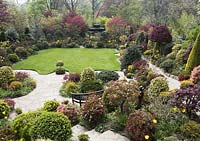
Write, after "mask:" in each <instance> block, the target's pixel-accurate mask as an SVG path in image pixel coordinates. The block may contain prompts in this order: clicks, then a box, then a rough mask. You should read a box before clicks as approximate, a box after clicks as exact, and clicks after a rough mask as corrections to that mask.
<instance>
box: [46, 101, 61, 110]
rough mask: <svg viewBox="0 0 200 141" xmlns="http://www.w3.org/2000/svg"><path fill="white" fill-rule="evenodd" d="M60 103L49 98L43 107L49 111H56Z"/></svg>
mask: <svg viewBox="0 0 200 141" xmlns="http://www.w3.org/2000/svg"><path fill="white" fill-rule="evenodd" d="M59 105H60V104H59V102H58V101H56V100H48V101H46V102H45V103H44V107H43V109H44V110H45V111H47V112H55V111H56V110H57V108H58V106H59Z"/></svg>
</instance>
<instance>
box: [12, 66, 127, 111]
mask: <svg viewBox="0 0 200 141" xmlns="http://www.w3.org/2000/svg"><path fill="white" fill-rule="evenodd" d="M19 71H21V72H27V73H28V74H29V75H30V77H32V78H33V79H34V80H36V82H37V87H36V88H35V89H34V90H33V91H32V92H31V93H29V94H28V95H25V96H22V97H18V98H14V99H13V100H14V101H15V102H16V105H15V107H19V108H21V109H22V111H23V112H26V111H35V110H37V109H38V108H42V107H43V104H44V102H45V101H47V100H53V99H54V100H57V101H59V102H62V101H64V100H69V101H71V98H65V97H62V96H60V94H59V90H60V87H61V86H62V82H63V81H64V80H63V76H64V75H56V74H55V73H51V74H48V75H40V74H38V73H37V72H35V71H31V70H16V71H15V72H19ZM116 72H117V73H118V74H119V76H120V79H125V76H124V73H123V72H120V71H116ZM66 74H67V73H66Z"/></svg>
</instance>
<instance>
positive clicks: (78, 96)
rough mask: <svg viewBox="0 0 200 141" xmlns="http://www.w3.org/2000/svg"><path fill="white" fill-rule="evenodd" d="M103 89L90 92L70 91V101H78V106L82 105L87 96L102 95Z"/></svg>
mask: <svg viewBox="0 0 200 141" xmlns="http://www.w3.org/2000/svg"><path fill="white" fill-rule="evenodd" d="M103 92H104V90H99V91H95V92H90V93H71V96H72V103H73V104H74V103H79V104H80V106H81V105H82V103H85V102H86V100H87V99H88V97H89V96H90V95H93V94H95V95H98V96H100V97H102V95H103Z"/></svg>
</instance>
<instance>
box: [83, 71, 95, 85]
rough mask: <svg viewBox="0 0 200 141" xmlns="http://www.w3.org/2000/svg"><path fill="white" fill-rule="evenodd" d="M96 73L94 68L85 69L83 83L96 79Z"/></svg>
mask: <svg viewBox="0 0 200 141" xmlns="http://www.w3.org/2000/svg"><path fill="white" fill-rule="evenodd" d="M95 77H96V76H95V72H94V70H93V69H92V68H85V69H84V70H83V72H82V73H81V82H85V81H88V80H94V79H95Z"/></svg>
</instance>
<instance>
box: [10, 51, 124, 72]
mask: <svg viewBox="0 0 200 141" xmlns="http://www.w3.org/2000/svg"><path fill="white" fill-rule="evenodd" d="M58 60H63V61H64V63H65V68H66V69H67V70H69V71H70V72H82V70H83V69H84V68H86V67H92V68H93V69H94V70H119V68H120V64H119V62H117V56H116V55H115V50H114V49H85V48H84V49H82V48H72V49H64V48H53V49H47V50H43V51H40V52H39V53H38V54H37V55H33V56H30V57H29V58H28V59H26V60H23V61H20V62H18V63H16V64H14V65H13V69H18V70H19V69H28V70H35V71H37V72H38V73H40V74H48V73H51V72H53V71H54V70H55V69H56V62H57V61H58Z"/></svg>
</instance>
